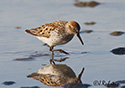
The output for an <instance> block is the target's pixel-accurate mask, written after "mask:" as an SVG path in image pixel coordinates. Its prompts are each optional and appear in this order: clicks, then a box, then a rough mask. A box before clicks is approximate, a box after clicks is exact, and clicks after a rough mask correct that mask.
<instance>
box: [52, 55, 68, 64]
mask: <svg viewBox="0 0 125 88" xmlns="http://www.w3.org/2000/svg"><path fill="white" fill-rule="evenodd" d="M68 58H69V57H64V58H61V59H59V60H57V59H50V64H52V63H53V64H55V62H54V61H56V62H62V61H65V60H66V59H68Z"/></svg>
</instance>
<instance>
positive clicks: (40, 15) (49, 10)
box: [0, 0, 125, 88]
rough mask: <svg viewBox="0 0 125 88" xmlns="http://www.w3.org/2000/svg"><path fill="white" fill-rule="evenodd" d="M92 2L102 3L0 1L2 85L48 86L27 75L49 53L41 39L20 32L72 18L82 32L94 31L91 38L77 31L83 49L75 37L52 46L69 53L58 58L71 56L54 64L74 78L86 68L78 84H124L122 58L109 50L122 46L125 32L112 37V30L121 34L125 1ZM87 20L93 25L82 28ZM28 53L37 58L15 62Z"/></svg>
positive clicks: (124, 41) (29, 0)
mask: <svg viewBox="0 0 125 88" xmlns="http://www.w3.org/2000/svg"><path fill="white" fill-rule="evenodd" d="M96 1H98V2H100V3H102V4H101V5H98V6H97V7H94V8H90V7H85V8H80V7H75V6H74V5H73V4H74V3H75V1H73V0H68V1H64V0H51V1H50V0H0V19H1V20H0V67H1V68H0V87H1V88H5V87H6V85H4V84H2V82H4V81H14V82H16V83H15V84H13V85H10V86H8V88H9V87H10V88H12V87H13V88H20V87H27V86H28V87H31V86H39V87H40V88H50V87H48V86H46V85H44V84H42V83H40V82H39V81H37V80H34V79H29V78H27V77H26V75H28V74H30V73H33V72H37V71H38V69H40V68H41V67H43V66H42V64H49V59H50V58H51V56H50V54H51V52H49V50H48V47H46V46H43V43H42V42H41V41H39V40H38V39H36V38H35V37H34V36H32V35H29V34H26V33H25V32H24V30H25V29H28V28H34V27H38V26H41V25H43V24H45V23H49V22H52V21H56V20H76V21H78V22H79V23H80V26H81V30H93V32H91V33H89V34H87V33H81V36H82V39H83V40H84V43H85V45H84V46H82V45H81V44H80V41H79V40H78V38H77V37H74V38H73V40H72V41H71V42H69V43H68V44H66V45H62V46H57V47H55V48H57V49H58V48H61V49H64V50H66V51H67V52H69V53H70V55H63V54H60V53H58V52H57V53H56V57H55V58H57V59H59V58H61V57H69V59H67V60H66V61H64V62H61V63H60V62H58V64H67V65H68V66H70V67H71V68H72V69H73V70H74V72H75V73H76V75H78V74H79V72H80V71H81V69H82V68H83V67H85V71H84V73H83V76H82V82H83V83H87V84H91V85H92V87H91V88H97V87H98V88H100V87H101V88H105V87H104V86H94V85H93V82H94V81H95V80H105V81H106V82H108V81H117V80H125V74H124V73H125V70H124V67H125V64H124V62H125V55H114V54H112V53H111V52H110V51H111V50H112V49H114V48H118V47H125V34H123V35H121V36H111V35H110V33H111V32H113V31H123V32H125V26H124V19H125V15H124V14H125V5H124V4H125V1H124V0H101V1H100V0H96ZM88 21H94V22H96V24H95V25H85V24H84V23H85V22H88ZM16 27H21V29H16ZM41 54H42V55H43V56H42V55H41ZM45 54H47V55H45ZM32 55H35V56H34V57H33V59H32V60H29V61H15V59H17V58H28V57H30V56H32Z"/></svg>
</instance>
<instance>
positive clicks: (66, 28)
mask: <svg viewBox="0 0 125 88" xmlns="http://www.w3.org/2000/svg"><path fill="white" fill-rule="evenodd" d="M25 31H26V32H27V33H29V34H32V35H34V36H36V37H37V38H38V39H39V40H41V41H43V42H44V43H45V44H47V45H48V46H49V47H50V51H52V57H53V55H54V51H60V52H62V53H65V54H68V53H67V52H65V51H64V50H62V49H53V48H54V46H56V45H63V44H66V43H68V42H69V41H70V40H72V38H73V37H74V35H76V36H77V37H78V38H79V40H80V41H81V43H82V45H84V43H83V41H82V39H81V37H80V34H79V31H80V26H79V24H78V23H77V22H76V21H68V22H67V21H61V20H60V21H55V22H51V23H48V24H45V25H42V26H40V27H37V28H33V29H29V30H25Z"/></svg>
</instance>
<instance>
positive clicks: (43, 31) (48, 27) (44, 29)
mask: <svg viewBox="0 0 125 88" xmlns="http://www.w3.org/2000/svg"><path fill="white" fill-rule="evenodd" d="M66 23H67V21H55V22H52V23H48V24H45V25H42V26H40V27H37V28H33V29H30V30H26V32H27V33H30V34H32V35H35V36H38V37H46V38H49V37H50V35H51V34H50V32H51V31H54V30H57V31H58V32H64V29H65V25H66Z"/></svg>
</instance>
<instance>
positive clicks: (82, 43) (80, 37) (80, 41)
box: [77, 33, 84, 45]
mask: <svg viewBox="0 0 125 88" xmlns="http://www.w3.org/2000/svg"><path fill="white" fill-rule="evenodd" d="M77 37H78V38H79V40H80V42H81V43H82V45H84V43H83V41H82V38H81V37H80V35H79V33H78V34H77Z"/></svg>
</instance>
